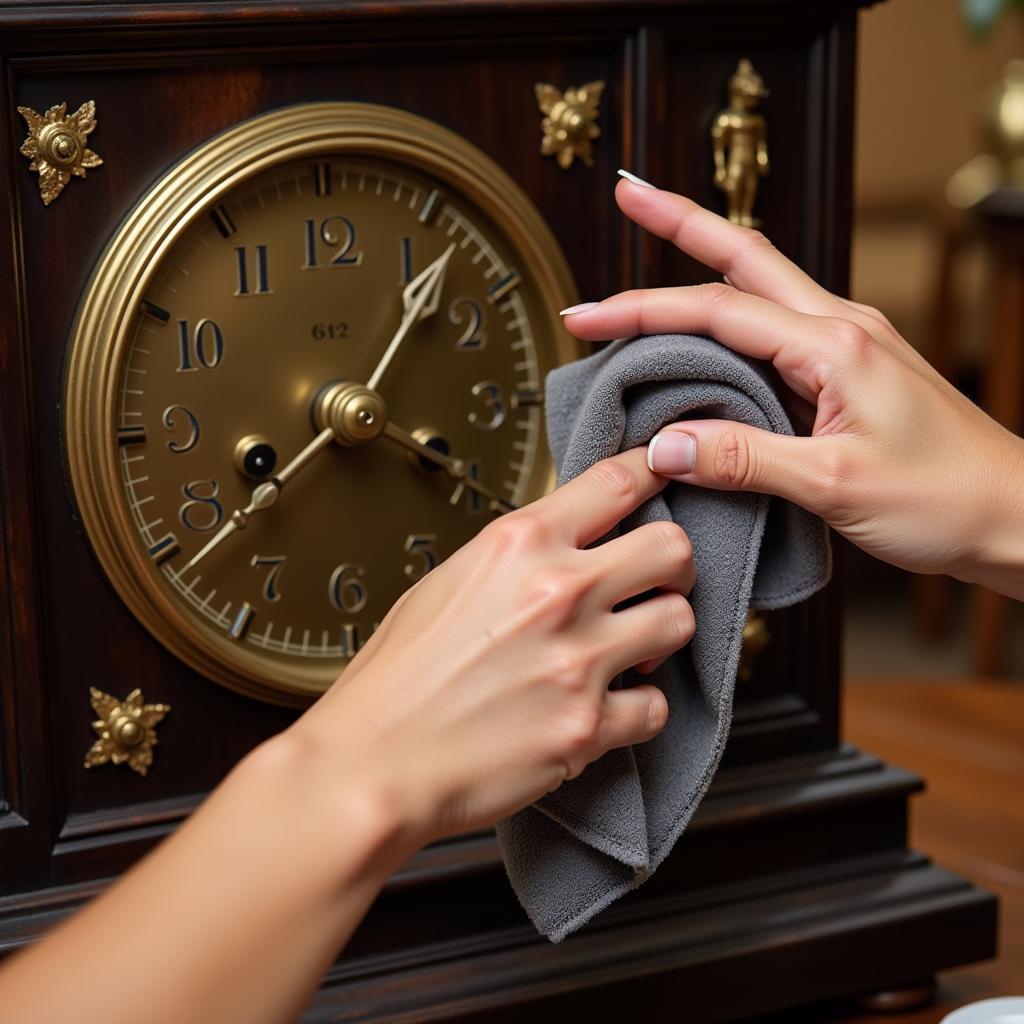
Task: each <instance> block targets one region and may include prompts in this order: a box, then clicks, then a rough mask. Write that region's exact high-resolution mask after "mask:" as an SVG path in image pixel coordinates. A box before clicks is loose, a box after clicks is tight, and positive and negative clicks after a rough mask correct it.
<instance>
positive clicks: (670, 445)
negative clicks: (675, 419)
mask: <svg viewBox="0 0 1024 1024" xmlns="http://www.w3.org/2000/svg"><path fill="white" fill-rule="evenodd" d="M696 461H697V442H696V441H695V440H694V438H693V435H692V434H682V433H680V432H679V431H678V430H666V431H663V432H662V433H660V434H655V435H654V437H652V438H651V443H650V444H649V445H648V446H647V466H648V468H649V469H650V470H651V472H652V473H667V474H678V473H690V472H692V471H693V465H694V463H695V462H696Z"/></svg>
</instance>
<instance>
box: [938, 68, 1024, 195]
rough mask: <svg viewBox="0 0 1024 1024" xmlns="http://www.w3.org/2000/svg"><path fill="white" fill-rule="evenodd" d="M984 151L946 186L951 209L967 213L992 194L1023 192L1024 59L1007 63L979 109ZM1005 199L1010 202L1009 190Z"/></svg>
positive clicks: (962, 168) (961, 169) (954, 175)
mask: <svg viewBox="0 0 1024 1024" xmlns="http://www.w3.org/2000/svg"><path fill="white" fill-rule="evenodd" d="M979 113H980V121H981V129H982V135H983V139H984V145H985V152H984V153H980V154H978V156H976V157H973V158H972V159H970V160H968V161H967V163H966V164H964V165H963V166H962V167H960V168H959V169H958V170H957V171H955V172H954V174H953V176H952V177H951V178H950V179H949V182H948V184H947V185H946V198H947V199H948V200H949V202H950V204H951V205H952V206H955V207H957V208H958V209H961V210H968V209H970V208H971V207H973V206H976V205H978V204H979V203H981V202H984V201H985V200H988V199H990V197H992V198H996V197H995V196H994V193H1001V191H1002V190H1003V189H1006V190H1020V189H1024V60H1020V59H1017V60H1011V61H1010V62H1009V63H1008V64H1007V65H1006V67H1005V68H1003V77H1002V81H1000V82H999V83H998V84H997V85H995V86H993V87H992V88H991V89H989V90H988V93H987V94H986V96H985V100H984V104H983V106H982V109H981V110H980V112H979ZM1008 198H1010V199H1011V201H1014V197H1013V193H1012V191H1011V192H1009V193H1008Z"/></svg>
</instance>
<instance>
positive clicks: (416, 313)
mask: <svg viewBox="0 0 1024 1024" xmlns="http://www.w3.org/2000/svg"><path fill="white" fill-rule="evenodd" d="M454 251H455V243H454V242H452V244H451V245H449V246H448V248H447V249H445V251H444V252H443V253H441V255H440V256H438V257H437V259H436V260H434V262H433V263H431V264H430V266H429V267H427V269H426V270H424V271H422V272H421V273H420V274H418V275H417V276H416V277H414V278H413V279H412V280H411V281H410V282H409V283H408V284H407V285H406V286H405V290H404V291H403V292H402V302H403V304H404V305H405V316H404V317H402V322H401V324H399V326H398V330H397V331H396V332H395V336H394V337H393V338H392V339H391V342H390V344H389V345H388V347H387V348H386V349H385V350H384V355H382V356H381V358H380V362H379V363H378V364H377V369H376V370H374V371H373V373H372V374H370V379H369V380H368V381H367V382H366V386H367V387H368V388H369V389H370V390H371V391H376V390H377V386H378V385H379V384H380V381H381V378H382V377H383V376H384V371H385V370H387V368H388V365H389V364H390V362H391V359H392V357H393V356H394V354H395V353H396V352H397V351H398V346H399V345H401V344H402V340H403V339H404V338H405V336H406V335H407V334H408V333H409V328H410V327H412V325H413V324H414V323H416V321H417V320H425V319H426V318H427V317H428V316H430V315H431V314H432V313H436V312H437V306H438V303H439V302H440V299H441V286H442V285H443V284H444V271H445V267H447V265H448V260H449V259H451V255H452V253H453V252H454Z"/></svg>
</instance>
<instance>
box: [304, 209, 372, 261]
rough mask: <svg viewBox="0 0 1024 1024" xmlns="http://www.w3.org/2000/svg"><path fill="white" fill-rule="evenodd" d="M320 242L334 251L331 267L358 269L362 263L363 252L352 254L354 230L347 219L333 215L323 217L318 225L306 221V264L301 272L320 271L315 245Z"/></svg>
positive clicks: (354, 237) (314, 222)
mask: <svg viewBox="0 0 1024 1024" xmlns="http://www.w3.org/2000/svg"><path fill="white" fill-rule="evenodd" d="M319 242H322V243H323V244H324V245H329V246H331V247H332V248H333V249H334V250H335V251H334V253H333V255H332V256H331V260H330V263H329V266H331V267H358V266H359V265H360V264H361V263H362V262H363V250H362V249H360V250H359V251H358V252H356V253H353V252H352V249H353V247H354V246H355V244H356V229H355V227H354V226H353V224H352V221H350V220H349V219H348V217H342V216H341V214H335V215H334V216H333V217H325V218H324V219H323V220H322V221H320V222H319V224H318V223H317V222H316V221H315V220H307V221H306V262H305V264H304V265H303V267H302V269H303V270H319V269H321V267H320V264H319V262H318V261H317V245H318V243H319Z"/></svg>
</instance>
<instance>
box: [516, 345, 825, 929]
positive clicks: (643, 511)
mask: <svg viewBox="0 0 1024 1024" xmlns="http://www.w3.org/2000/svg"><path fill="white" fill-rule="evenodd" d="M546 391H547V395H546V404H547V428H548V443H549V445H550V447H551V452H552V455H553V456H554V459H555V463H556V465H557V467H558V470H559V483H560V484H563V483H565V482H566V481H567V480H571V479H572V478H573V477H576V476H578V475H579V474H580V473H582V472H583V471H584V470H586V469H587V468H588V467H590V466H592V465H593V464H594V463H595V462H598V461H600V460H601V459H603V458H606V457H607V456H609V455H614V454H615V453H616V452H620V451H623V450H626V449H629V448H634V447H636V446H638V445H643V444H646V443H647V442H648V441H650V439H651V438H652V437H653V436H654V435H655V434H656V433H657V432H658V431H659V430H661V428H662V427H664V426H665V425H666V424H669V423H674V422H676V421H677V420H686V419H709V418H722V419H730V420H737V421H739V422H741V423H748V424H751V425H753V426H756V427H761V428H763V429H766V430H773V431H775V432H777V433H780V434H783V433H784V434H792V433H793V429H792V427H791V425H790V423H789V419H788V418H787V416H786V414H785V412H784V411H783V408H782V405H781V404H780V403H779V400H778V398H777V397H776V395H775V393H774V392H773V390H772V387H771V385H770V384H769V383H768V378H767V376H766V368H765V367H764V366H763V365H759V364H757V363H754V362H752V361H750V360H748V359H745V358H743V357H742V356H739V355H737V354H736V353H735V352H732V351H731V350H730V349H728V348H726V347H724V346H723V345H720V344H719V343H718V342H716V341H712V340H711V339H710V338H701V337H693V336H689V335H658V336H655V337H644V338H636V339H633V340H631V341H618V342H614V343H613V344H612V345H610V346H609V347H607V348H605V349H604V350H603V351H601V352H599V353H597V354H596V355H593V356H590V357H589V358H587V359H581V360H579V361H578V362H575V363H570V364H569V365H568V366H563V367H560V368H559V369H557V370H554V371H553V372H552V373H550V374H549V375H548V378H547V383H546ZM660 519H671V520H673V521H675V522H676V523H678V524H679V525H680V526H681V527H682V528H683V529H684V530H685V531H686V533H687V535H688V536H689V538H690V541H691V543H692V545H693V558H694V563H695V565H696V569H697V582H696V584H695V586H694V588H693V592H692V594H691V595H690V600H691V603H692V605H693V610H694V616H695V618H696V622H697V631H696V635H695V636H694V638H693V640H692V642H691V643H690V644H689V645H688V646H687V647H684V648H683V649H682V650H681V651H679V652H678V653H677V654H675V655H674V656H673V657H671V658H670V659H669V660H668V661H666V662H665V664H664V665H663V666H661V668H659V669H657V670H656V671H655V672H654V673H652V674H651V675H648V676H640V675H638V674H636V673H633V672H626V673H625V674H624V675H623V676H622V677H621V678H620V679H618V680H616V681H615V682H613V684H612V685H613V686H620V685H624V686H629V685H632V684H635V683H638V682H653V683H655V684H656V685H658V686H660V687H661V688H662V690H663V691H664V692H665V695H666V697H667V698H668V706H669V718H668V724H667V725H666V726H665V728H664V729H663V730H662V732H661V733H659V735H658V736H656V737H655V738H654V739H652V740H650V741H649V742H647V743H643V744H639V745H637V746H635V747H625V748H620V749H616V750H611V751H609V752H608V753H607V754H605V755H604V757H602V758H600V759H599V760H598V761H596V762H594V763H593V764H591V765H589V766H588V767H587V768H586V769H585V770H584V771H583V773H582V774H581V775H579V776H578V777H577V778H575V779H570V780H567V781H566V782H564V783H562V785H561V786H560V787H559V788H558V789H557V790H555V791H554V792H553V793H549V794H548V795H547V796H545V797H543V798H542V799H541V800H539V801H537V803H535V804H533V805H532V806H530V807H527V808H526V809H525V810H523V811H520V812H519V813H518V814H515V815H513V816H512V817H510V818H507V819H505V820H504V821H502V822H499V823H498V827H497V832H498V841H499V844H500V847H501V852H502V856H503V858H504V861H505V868H506V870H507V872H508V876H509V880H510V881H511V883H512V886H513V888H514V889H515V891H516V894H517V896H518V897H519V900H520V902H521V903H522V905H523V908H524V909H525V910H526V912H527V914H528V915H529V917H530V919H531V920H532V921H533V923H534V924H535V925H536V926H537V929H538V931H540V932H541V933H543V934H544V935H546V936H547V937H548V938H549V939H551V941H552V942H559V941H560V940H562V939H563V938H565V936H567V935H569V934H570V933H571V932H573V931H574V930H575V929H577V928H579V927H580V926H581V925H582V924H584V923H585V922H586V921H588V920H589V919H590V918H591V917H593V916H594V915H595V914H596V913H597V912H598V911H600V910H602V909H603V908H605V907H607V906H608V905H609V904H610V903H612V902H614V901H615V900H616V899H618V898H619V897H620V896H622V895H623V894H625V893H626V892H628V891H629V890H630V889H635V888H636V887H637V886H638V885H640V884H641V883H642V882H644V881H646V880H647V879H648V878H650V877H651V875H652V874H653V873H654V871H655V869H656V868H657V867H658V865H659V864H660V863H661V862H662V861H663V860H664V859H665V857H666V856H667V855H668V853H669V851H670V850H671V849H672V846H673V845H674V844H675V841H676V840H677V839H678V838H679V836H680V834H681V833H682V831H683V829H684V828H685V827H686V825H687V824H688V823H689V821H690V818H691V817H692V816H693V813H694V811H695V810H696V808H697V805H698V803H699V802H700V800H701V798H702V797H703V796H704V794H705V793H706V792H707V789H708V786H709V784H710V782H711V777H712V775H713V774H714V772H715V769H716V768H717V766H718V762H719V760H720V758H721V756H722V750H723V748H724V746H725V741H726V736H727V734H728V731H729V723H730V719H731V716H732V698H733V689H734V686H735V680H736V669H737V666H738V664H739V657H740V647H741V645H742V642H743V626H744V624H745V621H746V615H747V608H748V606H752V607H755V608H780V607H783V606H786V605H790V604H795V603H796V602H798V601H801V600H803V599H804V598H806V597H809V596H810V595H811V594H813V593H814V592H815V591H816V590H818V589H819V588H820V587H822V586H823V585H824V584H825V583H826V582H827V581H828V578H829V574H830V571H831V554H830V549H829V544H828V535H827V531H826V529H825V526H824V524H823V523H822V522H821V520H819V519H817V518H816V517H814V516H812V515H810V513H808V512H805V511H804V510H803V509H800V508H798V507H796V506H795V505H792V504H790V503H789V502H785V501H782V500H781V499H779V498H769V497H768V496H766V495H761V494H751V493H738V492H727V491H713V490H708V489H705V488H701V487H694V486H689V485H686V484H680V483H669V485H668V487H667V488H666V489H665V491H664V492H663V493H662V494H660V495H658V496H657V497H654V498H652V499H651V500H650V501H647V502H645V503H644V504H643V505H642V506H641V507H640V508H639V509H638V510H637V511H636V512H635V513H633V514H632V515H631V516H630V517H628V518H627V519H626V520H624V521H623V523H622V524H621V528H620V529H616V530H615V531H613V532H612V533H611V534H609V538H610V537H613V536H616V535H617V534H618V533H620V532H625V531H628V530H630V529H634V528H635V527H637V526H639V525H641V524H643V523H649V522H653V521H655V520H660Z"/></svg>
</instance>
